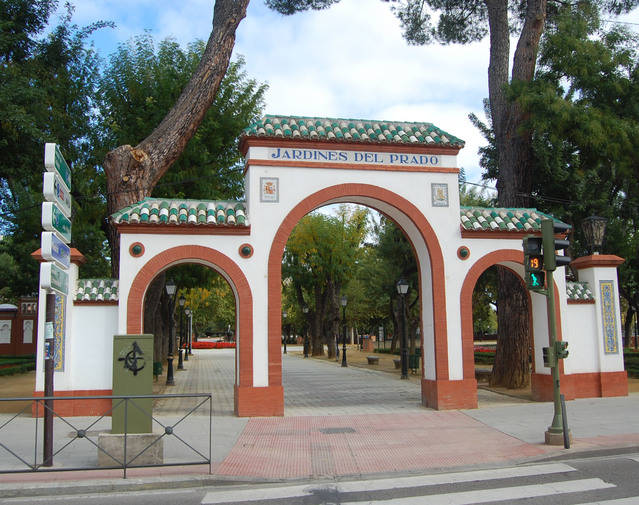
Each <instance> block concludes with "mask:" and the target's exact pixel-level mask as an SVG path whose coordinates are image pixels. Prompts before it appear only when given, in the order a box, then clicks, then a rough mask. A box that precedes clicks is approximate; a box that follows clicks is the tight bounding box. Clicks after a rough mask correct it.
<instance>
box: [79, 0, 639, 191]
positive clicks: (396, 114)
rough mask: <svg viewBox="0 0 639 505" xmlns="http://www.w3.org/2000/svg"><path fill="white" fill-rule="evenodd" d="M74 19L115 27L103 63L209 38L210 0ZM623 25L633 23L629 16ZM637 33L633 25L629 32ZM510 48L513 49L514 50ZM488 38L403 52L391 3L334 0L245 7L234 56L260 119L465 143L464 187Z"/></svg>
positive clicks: (259, 2)
mask: <svg viewBox="0 0 639 505" xmlns="http://www.w3.org/2000/svg"><path fill="white" fill-rule="evenodd" d="M74 4H75V13H74V16H73V22H74V23H76V24H78V25H80V26H83V25H86V24H89V23H92V22H94V21H97V20H104V21H113V22H115V23H116V25H117V26H116V28H115V29H109V28H106V29H103V30H100V32H98V33H97V34H96V35H95V36H94V37H93V39H92V40H93V43H94V44H95V48H96V50H97V51H98V52H99V54H100V55H101V56H102V57H103V58H105V59H108V57H109V55H110V54H112V53H113V52H114V51H115V50H116V48H117V46H118V44H120V43H124V42H126V41H128V40H129V39H131V38H132V37H134V36H136V35H139V34H142V33H144V31H148V32H149V33H151V34H152V35H153V36H154V38H155V40H156V41H159V40H162V39H164V38H166V37H172V38H174V39H175V40H177V41H178V42H179V43H180V44H182V45H183V46H186V44H188V43H189V42H192V41H193V40H195V39H198V38H199V39H203V40H207V39H208V37H209V34H210V31H211V26H212V20H213V4H214V0H180V1H177V2H176V1H175V0H126V1H125V0H75V2H74ZM624 19H626V20H627V21H636V22H638V23H639V14H637V13H633V14H632V15H631V16H630V17H629V18H624ZM635 28H636V27H635ZM513 47H514V44H513ZM488 49H489V47H488V41H487V40H484V41H482V42H478V43H473V44H469V45H464V46H461V45H447V46H442V45H439V44H432V45H427V46H409V45H408V44H407V43H406V41H405V40H404V39H403V38H402V35H401V29H400V26H399V22H398V20H397V19H396V17H395V16H394V14H393V13H392V12H391V10H390V7H389V3H388V2H382V1H380V0H342V1H341V2H340V3H338V4H336V5H334V6H332V7H331V8H329V9H327V10H323V11H312V12H305V13H299V14H295V15H294V16H282V15H280V14H277V13H275V12H273V11H270V10H269V9H268V8H266V6H265V5H264V2H263V0H253V1H252V2H251V3H250V4H249V8H248V11H247V16H246V18H245V19H244V20H243V21H242V22H241V23H240V26H239V28H238V31H237V39H236V43H235V49H234V52H233V54H234V57H236V56H237V55H242V56H243V57H244V58H245V60H246V67H245V68H246V71H247V73H248V75H249V76H250V77H252V78H254V79H256V80H258V81H259V82H265V83H267V84H268V86H269V89H268V91H267V93H266V99H265V101H266V109H265V113H267V114H281V115H295V116H319V117H337V118H350V119H369V120H387V121H424V122H430V123H433V124H435V125H436V126H438V127H439V128H441V129H443V130H445V131H447V132H448V133H450V134H452V135H455V136H456V137H459V138H461V139H463V140H464V141H465V142H466V146H465V148H464V149H462V150H461V151H460V154H459V156H458V162H459V166H460V167H462V168H464V170H465V172H466V177H467V180H468V181H470V182H480V180H481V168H480V167H479V155H478V153H477V150H478V148H479V147H480V146H481V145H483V144H484V140H483V138H482V136H481V134H480V133H479V132H478V130H477V129H476V128H475V127H474V126H473V125H472V123H471V122H470V120H469V119H468V114H469V113H471V112H472V113H475V114H476V115H477V116H478V117H479V118H480V119H482V120H484V119H485V117H484V112H483V100H484V99H485V98H486V97H487V96H488V83H487V75H488V74H487V71H488Z"/></svg>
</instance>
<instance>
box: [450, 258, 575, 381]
mask: <svg viewBox="0 0 639 505" xmlns="http://www.w3.org/2000/svg"><path fill="white" fill-rule="evenodd" d="M504 262H512V263H519V264H520V265H523V264H524V253H523V251H521V250H517V249H502V250H499V251H494V252H491V253H488V254H486V255H485V256H483V257H481V258H480V259H479V260H477V262H475V264H474V265H473V266H472V267H471V269H470V270H469V271H468V273H467V274H466V278H465V279H464V284H463V285H462V289H461V293H460V299H459V307H460V311H461V327H462V357H463V366H464V379H471V378H472V379H474V378H475V353H474V343H473V290H474V289H475V284H476V283H477V279H479V276H480V275H481V274H482V273H484V271H485V270H486V269H487V268H489V267H491V266H493V265H497V264H500V263H504ZM513 273H514V272H513ZM515 275H517V276H519V274H517V273H515ZM522 282H523V280H522ZM528 306H529V307H530V310H531V313H530V314H531V315H530V318H531V327H532V300H531V299H530V292H528ZM555 311H556V314H557V338H558V340H561V311H560V305H559V290H558V289H557V284H556V283H555ZM531 337H532V336H531ZM533 362H534V356H533ZM562 371H563V368H562Z"/></svg>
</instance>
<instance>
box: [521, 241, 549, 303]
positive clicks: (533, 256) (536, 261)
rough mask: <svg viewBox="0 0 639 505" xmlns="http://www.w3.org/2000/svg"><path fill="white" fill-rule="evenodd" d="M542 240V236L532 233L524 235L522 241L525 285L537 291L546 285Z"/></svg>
mask: <svg viewBox="0 0 639 505" xmlns="http://www.w3.org/2000/svg"><path fill="white" fill-rule="evenodd" d="M542 241H543V239H542V237H535V236H533V235H529V236H527V237H525V238H524V241H523V249H524V271H525V275H524V279H525V281H526V287H527V288H528V289H530V290H531V291H537V292H543V291H544V288H545V286H546V272H544V256H543V254H542Z"/></svg>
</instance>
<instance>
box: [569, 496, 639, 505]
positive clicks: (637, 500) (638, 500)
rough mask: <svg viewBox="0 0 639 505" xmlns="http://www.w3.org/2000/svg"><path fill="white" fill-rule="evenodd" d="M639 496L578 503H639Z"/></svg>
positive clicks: (621, 504) (606, 504) (635, 504)
mask: <svg viewBox="0 0 639 505" xmlns="http://www.w3.org/2000/svg"><path fill="white" fill-rule="evenodd" d="M637 503H639V498H638V497H636V496H631V497H630V498H617V499H616V500H605V501H592V502H588V503H578V504H577V505H637Z"/></svg>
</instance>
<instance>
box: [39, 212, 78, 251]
mask: <svg viewBox="0 0 639 505" xmlns="http://www.w3.org/2000/svg"><path fill="white" fill-rule="evenodd" d="M42 227H43V228H44V229H45V230H46V231H53V232H56V233H57V234H58V236H59V237H60V239H61V240H62V241H63V242H64V243H65V244H68V243H69V242H71V221H70V220H69V218H68V217H66V216H65V215H64V212H62V211H61V210H60V209H59V208H58V206H57V205H56V204H55V203H53V202H43V203H42Z"/></svg>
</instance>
